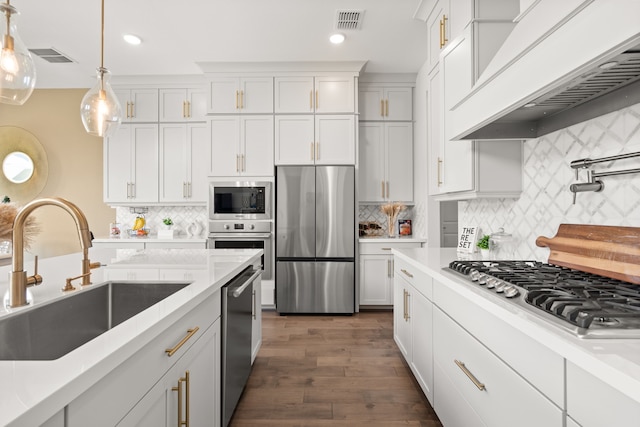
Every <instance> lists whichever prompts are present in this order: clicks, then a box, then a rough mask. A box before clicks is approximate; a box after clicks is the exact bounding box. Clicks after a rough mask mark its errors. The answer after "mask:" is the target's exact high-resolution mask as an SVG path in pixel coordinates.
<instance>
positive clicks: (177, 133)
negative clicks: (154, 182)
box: [159, 123, 211, 203]
mask: <svg viewBox="0 0 640 427" xmlns="http://www.w3.org/2000/svg"><path fill="white" fill-rule="evenodd" d="M210 173H211V134H210V132H209V127H208V125H207V123H189V124H181V123H175V124H161V125H160V194H159V199H160V202H178V203H183V202H184V203H189V202H197V203H206V201H207V194H208V186H207V180H206V177H207V176H208V175H209V174H210Z"/></svg>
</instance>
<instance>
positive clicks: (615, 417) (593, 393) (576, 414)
mask: <svg viewBox="0 0 640 427" xmlns="http://www.w3.org/2000/svg"><path fill="white" fill-rule="evenodd" d="M567 414H568V415H569V416H570V417H571V418H573V419H574V420H576V421H577V422H578V423H580V425H581V426H582V427H599V426H616V427H632V426H634V427H636V426H638V423H639V421H638V420H640V403H639V402H636V401H635V400H633V399H631V398H630V397H628V396H626V395H624V394H622V393H620V392H619V391H618V390H616V389H614V388H613V387H611V386H610V385H608V384H607V383H605V382H604V381H602V380H600V379H598V378H596V377H594V376H593V375H591V374H590V373H589V372H587V371H585V370H584V369H582V368H580V367H578V366H576V365H574V364H573V363H571V362H567Z"/></svg>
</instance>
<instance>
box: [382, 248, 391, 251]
mask: <svg viewBox="0 0 640 427" xmlns="http://www.w3.org/2000/svg"><path fill="white" fill-rule="evenodd" d="M382 250H383V251H390V250H391V248H382Z"/></svg>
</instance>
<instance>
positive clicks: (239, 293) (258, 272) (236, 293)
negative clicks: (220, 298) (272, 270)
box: [230, 269, 262, 298]
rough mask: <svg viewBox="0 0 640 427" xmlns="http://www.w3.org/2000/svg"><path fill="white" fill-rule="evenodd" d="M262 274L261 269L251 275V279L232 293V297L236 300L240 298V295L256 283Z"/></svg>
mask: <svg viewBox="0 0 640 427" xmlns="http://www.w3.org/2000/svg"><path fill="white" fill-rule="evenodd" d="M260 274H262V270H261V269H257V270H254V272H253V274H252V275H251V277H249V278H248V279H247V280H246V281H245V282H244V283H243V284H242V285H240V286H238V287H237V288H235V289H234V290H233V291H232V292H230V294H231V296H232V297H234V298H238V297H239V296H240V295H242V293H243V292H244V290H245V289H247V287H248V286H249V285H250V284H252V283H253V282H254V280H256V278H257V277H258V276H259V275H260Z"/></svg>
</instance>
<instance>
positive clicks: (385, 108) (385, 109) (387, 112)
mask: <svg viewBox="0 0 640 427" xmlns="http://www.w3.org/2000/svg"><path fill="white" fill-rule="evenodd" d="M384 115H385V116H387V117H389V100H388V99H385V100H384Z"/></svg>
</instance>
